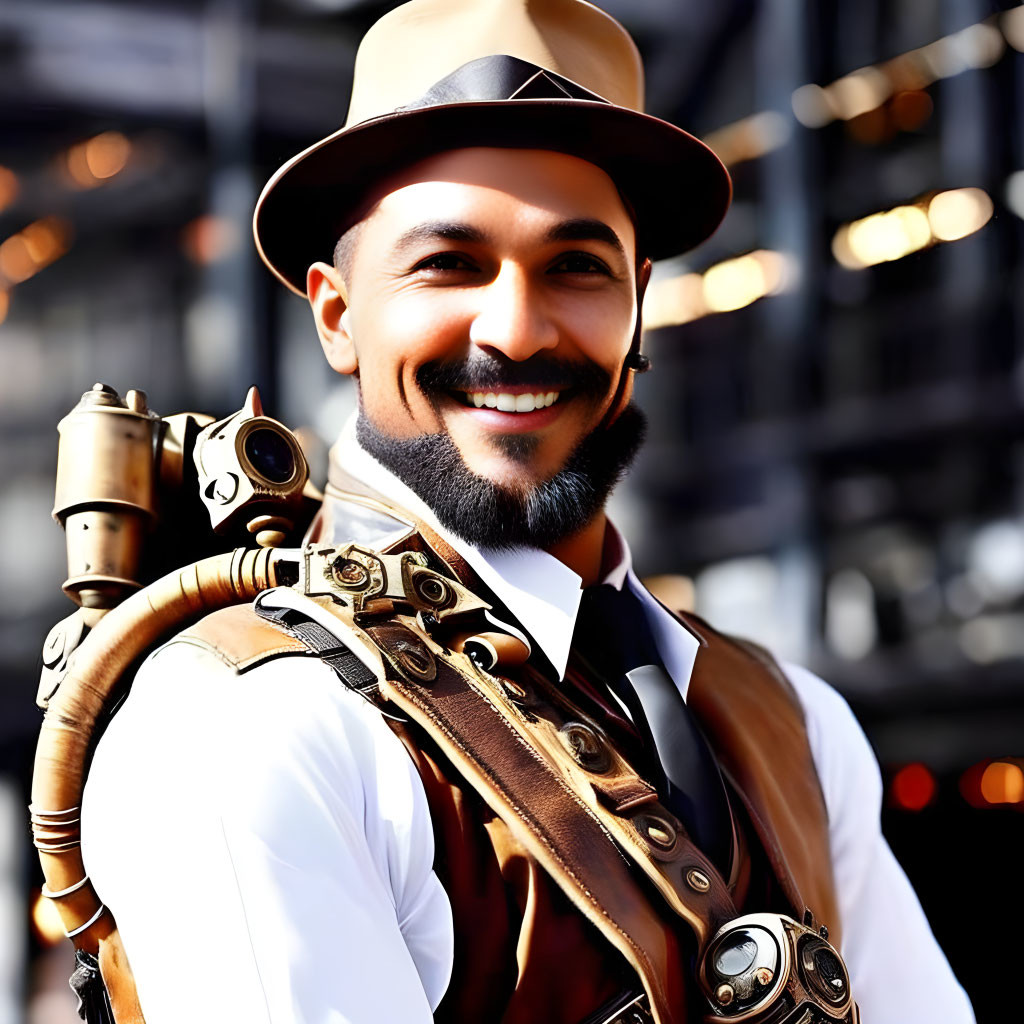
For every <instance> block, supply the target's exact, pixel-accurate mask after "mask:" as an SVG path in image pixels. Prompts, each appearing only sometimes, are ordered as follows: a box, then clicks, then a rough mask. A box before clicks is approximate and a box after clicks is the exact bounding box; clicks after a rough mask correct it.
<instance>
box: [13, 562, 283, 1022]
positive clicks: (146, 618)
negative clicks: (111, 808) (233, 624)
mask: <svg viewBox="0 0 1024 1024" xmlns="http://www.w3.org/2000/svg"><path fill="white" fill-rule="evenodd" d="M281 555H282V553H281V552H278V551H273V550H271V549H257V550H243V549H238V550H236V551H234V552H233V553H225V554H222V555H215V556H213V557H212V558H206V559H203V560H202V561H199V562H195V563H194V564H192V565H189V566H186V567H185V568H183V569H179V570H176V571H175V572H172V573H169V574H168V575H166V576H164V577H163V578H162V579H159V580H157V581H156V582H155V583H153V584H151V585H150V586H148V587H146V588H145V589H144V590H141V591H138V592H137V593H135V594H133V595H132V596H131V597H130V598H128V600H126V601H125V602H124V603H123V604H121V605H119V606H118V607H117V608H115V609H113V610H112V611H110V612H109V613H108V614H107V615H105V616H104V617H103V619H102V620H101V621H100V622H98V623H97V625H96V628H95V629H94V630H93V631H92V632H91V633H90V634H89V635H88V636H87V637H86V638H85V640H84V641H83V642H82V645H81V647H79V649H78V650H77V652H76V654H75V658H74V662H73V665H72V667H71V669H70V670H69V672H68V674H67V676H66V677H65V679H64V680H63V681H62V683H61V685H60V688H59V689H58V690H57V692H56V694H54V696H53V698H52V699H51V701H50V705H49V708H48V710H47V712H46V714H45V715H44V717H43V724H42V728H41V730H40V734H39V742H38V744H37V746H36V756H35V766H34V769H33V776H32V804H31V806H30V812H31V816H32V832H33V837H34V841H35V844H36V847H37V849H38V850H39V859H40V862H41V864H42V868H43V875H44V877H45V879H46V888H45V890H44V891H45V893H46V894H47V895H49V896H50V897H51V898H52V899H53V900H54V902H55V903H56V905H57V909H58V911H59V913H60V917H61V920H62V922H63V924H64V929H65V931H66V932H68V933H71V937H73V939H74V942H75V946H76V947H77V948H79V949H84V950H85V951H86V952H90V953H92V954H93V955H97V954H99V955H100V962H101V969H102V964H103V960H104V959H109V958H110V957H114V958H116V957H117V956H123V949H122V948H121V947H120V942H119V939H118V938H117V934H116V925H114V923H113V920H112V918H111V916H110V914H109V913H105V912H104V911H103V907H102V904H101V903H100V901H99V899H98V897H97V895H96V893H95V892H94V890H93V888H92V885H91V884H89V883H88V882H85V883H84V884H80V883H81V882H82V880H83V879H84V878H85V867H84V865H83V863H82V852H81V845H80V844H81V821H80V817H81V811H80V808H81V804H82V791H83V788H84V784H85V765H86V762H87V757H88V752H89V749H90V745H91V742H92V739H93V735H94V732H95V728H96V722H97V719H98V718H99V716H100V714H101V713H102V712H103V710H104V708H105V707H106V706H107V704H108V702H109V700H110V698H111V696H112V695H113V694H114V692H115V690H116V689H117V684H118V682H119V681H120V679H121V676H122V674H123V673H124V672H125V670H126V669H128V668H129V666H131V665H132V663H133V662H135V661H136V659H137V658H138V657H139V656H140V655H141V654H142V653H143V652H144V651H145V650H146V649H147V648H149V647H151V646H152V645H153V644H155V643H156V642H157V641H159V640H161V639H163V638H164V637H166V636H167V635H168V634H170V633H171V632H176V631H178V630H180V629H182V628H183V627H184V626H186V625H187V624H189V623H191V622H194V621H196V620H198V619H199V618H201V617H202V616H204V615H206V614H208V613H209V612H212V611H215V610H216V609H218V608H223V607H226V606H228V605H232V604H239V603H241V602H243V601H251V600H252V599H253V598H255V597H256V595H257V594H259V593H260V592H261V591H263V590H266V589H268V588H269V587H273V586H276V585H277V584H278V577H277V565H278V563H279V562H280V561H281ZM104 943H106V945H107V947H108V948H107V950H106V951H105V952H106V956H104V951H103V950H102V949H101V947H102V945H103V944H104ZM104 973H105V972H104ZM129 1016H130V1014H129ZM119 1019H120V1018H119Z"/></svg>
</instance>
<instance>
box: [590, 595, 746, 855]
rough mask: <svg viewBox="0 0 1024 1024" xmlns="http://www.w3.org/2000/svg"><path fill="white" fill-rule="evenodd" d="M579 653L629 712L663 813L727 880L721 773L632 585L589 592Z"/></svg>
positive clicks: (728, 845) (727, 821)
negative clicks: (669, 813) (677, 823)
mask: <svg viewBox="0 0 1024 1024" xmlns="http://www.w3.org/2000/svg"><path fill="white" fill-rule="evenodd" d="M573 646H574V647H577V648H578V649H579V651H580V653H581V654H582V656H583V659H584V660H585V661H586V662H587V663H588V665H589V667H590V668H591V669H592V670H593V671H594V672H596V673H597V674H598V675H599V676H600V677H601V678H602V680H603V681H604V682H605V683H606V684H607V685H608V687H609V689H610V690H611V691H612V693H613V694H614V695H615V696H616V697H617V698H618V699H619V701H620V702H621V703H622V704H623V705H624V706H625V707H626V709H627V710H628V711H629V715H630V717H631V718H632V720H633V724H634V726H635V727H636V729H637V732H638V733H639V734H640V737H641V739H642V740H643V742H644V745H645V747H646V753H647V755H648V758H649V761H650V762H651V767H652V768H653V771H654V774H655V776H656V778H654V779H653V780H652V781H653V782H655V783H656V785H657V787H658V790H659V793H660V795H661V798H662V800H663V802H664V803H665V806H666V807H668V809H669V810H671V811H672V812H673V814H675V815H676V817H677V818H679V820H680V821H682V823H683V825H684V826H685V828H686V830H687V832H689V834H690V838H691V839H693V841H694V842H695V843H696V844H697V846H698V847H699V848H700V849H701V850H702V851H703V852H704V854H705V855H706V856H707V857H708V858H710V859H711V861H713V862H714V864H715V865H716V867H718V868H719V870H721V871H722V872H723V874H727V873H728V870H729V855H730V851H731V849H732V825H731V817H730V814H729V802H728V797H727V796H726V792H725V786H724V784H723V783H722V776H721V773H720V772H719V770H718V765H717V764H716V762H715V759H714V755H713V754H712V753H711V750H710V748H709V747H708V744H707V741H706V740H705V739H704V736H703V735H702V734H701V731H700V729H699V728H698V726H697V723H696V721H695V720H694V717H693V715H692V713H691V712H690V709H689V708H688V707H687V706H686V702H685V701H684V700H683V698H682V695H681V694H680V693H679V690H678V688H677V687H676V685H675V683H674V682H673V681H672V679H671V677H670V676H669V674H668V673H667V672H666V671H665V667H664V665H662V662H661V657H660V656H659V654H658V649H657V646H656V644H655V642H654V636H653V635H652V633H651V628H650V626H649V625H648V622H647V617H646V616H645V615H644V610H643V607H642V606H641V604H640V602H639V600H638V599H637V598H636V596H635V595H634V594H633V592H632V591H631V590H630V589H629V586H628V584H624V585H623V588H622V590H621V591H620V590H616V589H615V588H614V587H612V586H609V585H607V584H602V585H601V586H596V587H588V588H587V589H586V590H584V592H583V600H582V602H581V604H580V613H579V617H578V619H577V621H576V632H575V634H574V637H573Z"/></svg>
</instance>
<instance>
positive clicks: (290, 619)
mask: <svg viewBox="0 0 1024 1024" xmlns="http://www.w3.org/2000/svg"><path fill="white" fill-rule="evenodd" d="M254 608H255V611H256V614H257V615H258V616H259V617H260V618H261V619H266V621H267V622H273V623H274V624H275V625H278V626H280V627H281V628H282V629H284V630H285V631H286V632H287V633H289V634H290V635H291V636H293V637H295V639H296V640H299V641H301V642H302V643H303V644H305V645H306V647H307V648H308V649H309V650H310V651H311V652H312V653H313V654H315V655H316V656H317V657H318V658H319V659H320V660H321V661H323V662H324V663H325V664H327V665H329V666H330V667H331V668H332V669H334V671H335V672H336V673H337V675H338V678H339V679H341V681H342V682H343V683H344V684H345V685H346V686H347V687H348V688H349V689H350V690H355V691H356V693H358V694H360V695H361V696H363V697H365V698H366V699H367V700H368V701H370V702H371V703H372V704H374V705H376V703H377V697H378V695H379V693H380V687H379V686H378V684H377V677H376V676H375V675H374V674H373V672H371V671H370V670H369V669H368V668H367V667H366V666H365V665H364V664H363V663H362V662H361V661H360V660H359V658H357V657H356V655H354V654H353V653H352V652H351V651H350V650H349V649H348V648H347V647H346V646H345V645H344V644H343V643H342V642H341V641H340V640H339V639H338V638H337V637H336V636H335V635H334V634H333V633H332V632H331V631H330V630H328V629H325V628H324V627H323V626H321V625H320V623H319V622H316V621H314V620H313V619H311V618H309V617H308V616H306V615H304V614H303V613H302V612H299V611H296V610H295V609H294V608H267V607H265V606H264V605H263V603H262V602H260V601H257V602H256V604H255V606H254Z"/></svg>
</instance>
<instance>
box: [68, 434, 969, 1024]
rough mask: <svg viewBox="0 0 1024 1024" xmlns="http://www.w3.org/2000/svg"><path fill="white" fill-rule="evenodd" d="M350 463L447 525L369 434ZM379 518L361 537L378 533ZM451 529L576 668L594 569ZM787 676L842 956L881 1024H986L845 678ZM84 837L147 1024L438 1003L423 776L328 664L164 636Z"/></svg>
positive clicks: (118, 722)
mask: <svg viewBox="0 0 1024 1024" xmlns="http://www.w3.org/2000/svg"><path fill="white" fill-rule="evenodd" d="M335 454H336V455H338V456H339V457H340V459H341V461H342V462H343V464H344V465H345V468H346V469H347V470H348V472H349V473H351V474H352V475H355V476H357V477H358V478H359V479H362V480H364V481H365V482H366V483H368V484H370V485H371V486H372V487H374V488H375V489H376V490H378V491H380V492H381V493H383V494H385V495H386V496H388V497H390V498H391V499H392V500H394V501H396V502H397V503H399V504H400V505H403V506H405V507H407V508H409V509H410V511H414V512H415V513H416V514H417V515H420V516H422V517H423V518H425V519H426V520H427V521H428V522H430V523H431V525H433V526H434V527H435V528H438V529H439V531H440V532H441V533H442V534H445V531H443V530H440V527H439V524H437V522H436V520H435V518H434V517H433V515H432V514H431V513H430V510H429V509H426V508H425V507H424V506H423V505H422V503H421V502H420V501H419V500H418V499H417V498H416V497H415V496H414V495H412V494H411V492H410V491H409V490H408V488H407V487H405V485H404V484H402V483H401V482H400V481H398V480H397V479H396V478H395V477H393V476H392V475H391V474H390V473H388V472H387V471H386V470H384V469H383V467H381V466H380V465H379V464H378V463H376V462H375V461H374V460H373V459H372V458H371V457H370V456H369V455H368V454H367V453H366V452H364V451H363V450H362V449H360V448H359V447H358V445H357V444H356V442H355V440H354V437H353V435H352V432H351V430H349V431H347V433H346V435H345V436H343V438H342V440H341V441H340V442H339V445H338V446H337V447H336V453H335ZM353 523H357V520H356V519H353ZM355 528H356V526H353V529H355ZM399 529H401V527H400V526H399ZM363 530H364V532H363V533H362V534H361V535H360V536H353V537H350V538H345V539H351V540H364V541H365V542H367V543H372V542H374V541H373V538H371V536H369V534H370V533H371V532H372V530H371V528H370V526H369V525H364V526H363ZM446 536H447V539H448V540H449V541H450V542H451V543H452V545H453V546H454V547H456V548H457V549H458V550H459V552H460V553H461V554H462V555H463V557H465V558H466V560H467V561H468V562H469V563H470V564H471V565H472V567H473V569H474V570H475V571H476V572H478V573H479V574H480V576H481V578H482V579H483V580H484V581H485V582H486V583H487V584H488V585H489V586H490V587H491V588H492V590H493V591H494V592H495V593H496V594H497V596H498V597H499V598H500V599H501V600H502V601H503V602H504V603H505V605H506V606H507V607H508V608H509V610H510V611H511V612H512V613H513V614H514V615H515V616H516V617H517V619H518V621H519V623H520V624H521V625H522V627H523V628H524V629H525V630H526V631H527V633H528V634H529V637H530V639H531V640H532V642H533V643H534V644H535V645H537V646H539V647H540V648H541V649H542V650H543V651H544V653H545V655H546V656H547V657H548V659H549V660H550V661H551V663H552V664H553V665H554V666H555V667H556V669H557V670H558V671H559V673H564V669H565V664H566V661H567V659H568V653H569V642H570V639H571V636H572V630H573V624H574V622H575V619H576V613H577V610H578V607H579V602H580V598H581V590H580V584H581V581H580V578H579V577H578V576H577V575H576V574H575V573H573V572H572V571H571V570H570V569H568V568H567V567H566V566H564V565H563V564H562V563H561V562H559V561H557V560H556V559H555V558H553V557H552V556H550V555H548V554H546V553H545V552H543V551H537V550H522V551H517V552H513V553H507V552H504V553H499V552H494V551H487V550H483V549H480V548H475V547H473V546H472V545H467V544H466V543H465V542H463V541H461V540H459V539H457V538H453V537H451V536H450V535H446ZM621 552H622V558H621V559H620V561H619V564H618V565H617V566H616V567H615V569H613V570H612V572H611V573H610V574H609V576H608V578H607V579H606V582H610V583H612V584H613V585H615V586H620V587H621V586H628V587H629V588H630V589H631V590H632V591H633V592H634V593H635V594H636V595H637V596H638V598H639V599H640V601H641V602H642V604H643V606H644V609H645V612H646V614H647V616H648V621H649V623H650V625H651V628H652V632H653V634H654V637H655V641H656V643H657V645H658V649H659V653H660V654H661V656H662V659H663V661H664V664H665V667H666V669H667V671H668V672H669V674H670V675H671V676H672V678H673V680H674V681H675V683H676V685H677V686H678V687H679V690H680V692H681V693H682V694H683V696H684V698H685V696H686V690H687V686H688V683H689V679H690V673H691V671H692V668H693V663H694V659H695V657H696V653H697V649H698V641H697V640H696V639H695V638H694V637H693V636H692V634H690V632H689V631H688V630H687V629H686V628H685V627H684V626H683V625H682V624H681V623H680V622H679V621H678V620H676V619H675V618H673V617H672V616H671V615H670V614H668V613H667V612H666V611H665V610H664V609H663V608H662V607H661V606H660V605H659V604H658V603H657V602H656V601H654V599H653V598H651V596H650V595H649V594H648V593H647V591H646V590H645V589H644V588H643V586H642V585H641V584H640V583H639V581H638V580H637V578H636V576H635V574H634V573H633V571H632V569H631V567H630V564H629V553H628V548H627V547H626V545H625V544H624V542H621ZM268 599H269V600H271V601H273V600H275V599H276V600H277V601H279V602H280V603H290V604H296V603H298V604H302V605H303V606H304V607H305V608H306V609H307V610H308V612H309V613H310V615H311V616H312V617H315V618H317V619H318V621H320V622H322V624H323V625H324V626H325V627H327V628H328V629H330V628H331V625H332V621H331V618H330V616H329V614H327V613H326V612H324V611H322V610H321V609H320V608H319V607H318V606H317V605H315V604H313V603H312V602H309V601H306V599H305V598H302V597H301V596H300V595H296V594H295V593H294V592H292V591H283V590H282V591H276V592H274V593H273V595H269V596H268ZM786 673H787V675H788V677H789V679H790V680H791V682H792V684H793V686H794V688H795V690H796V692H797V694H798V696H799V699H800V701H801V703H802V705H803V708H804V713H805V716H806V721H807V730H808V736H809V739H810V744H811V750H812V753H813V756H814V762H815V766H816V767H817V770H818V775H819V778H820V780H821V786H822V791H823V793H824V796H825V803H826V807H827V810H828V817H829V835H830V841H831V849H832V860H833V869H834V874H835V879H836V887H837V891H838V895H839V905H840V914H841V917H842V935H843V939H842V953H843V955H844V957H845V959H846V963H847V966H848V968H849V971H850V976H851V986H852V989H853V993H854V996H855V998H856V999H857V1001H858V1003H859V1004H860V1008H861V1015H862V1022H863V1024H936V1022H939V1021H941V1022H943V1024H971V1022H973V1020H974V1016H973V1013H972V1011H971V1007H970V1004H969V1002H968V1000H967V997H966V995H965V994H964V992H963V990H962V989H961V988H960V986H959V985H958V984H957V982H956V979H955V978H954V977H953V975H952V972H951V971H950V969H949V966H948V964H947V962H946V959H945V957H944V956H943V954H942V951H941V950H940V949H939V947H938V945H937V944H936V942H935V939H934V938H933V936H932V933H931V930H930V928H929V927H928V923H927V921H926V920H925V917H924V914H923V913H922V911H921V908H920V905H919V904H918V901H917V898H916V897H915V895H914V892H913V890H912V889H911V887H910V885H909V883H908V882H907V879H906V876H905V875H904V874H903V872H902V870H901V869H900V867H899V865H898V864H897V863H896V861H895V859H894V858H893V856H892V853H891V852H890V850H889V847H888V845H887V844H886V842H885V840H884V838H883V837H882V834H881V831H880V827H879V809H880V805H881V795H882V786H881V779H880V775H879V771H878V766H877V764H876V762H875V759H874V756H873V755H872V752H871V749H870V747H869V746H868V743H867V740H866V739H865V737H864V735H863V733H862V732H861V730H860V727H859V726H858V724H857V722H856V721H855V719H854V717H853V715H852V713H851V712H850V710H849V708H848V706H847V705H846V702H845V701H844V700H843V699H842V698H841V697H840V696H839V695H838V694H837V693H836V692H835V691H834V690H832V689H831V688H830V687H829V686H827V685H826V684H825V683H824V682H822V681H821V680H820V679H818V678H817V677H816V676H814V675H812V674H811V673H810V672H807V671H806V670H804V669H801V668H797V667H794V666H786ZM82 832H83V855H84V857H85V863H86V868H87V870H88V872H89V874H90V876H91V878H92V880H93V882H94V884H95V886H96V890H97V892H98V893H99V894H100V897H101V899H102V900H103V901H104V902H105V903H106V905H107V906H108V907H110V908H111V910H112V911H113V913H114V916H115V917H116V919H117V921H118V925H119V927H120V930H121V933H122V936H123V938H124V943H125V948H126V950H127V952H128V957H129V960H130V962H131V965H132V969H133V971H134V974H135V979H136V983H137V986H138V992H139V998H140V1001H141V1005H142V1009H143V1012H144V1014H145V1017H146V1021H147V1024H181V1022H182V1021H183V1020H189V1021H193V1022H199V1024H203V1022H207V1021H209V1022H218V1024H219V1022H223V1021H245V1022H246V1024H263V1022H267V1024H270V1022H272V1024H291V1022H295V1024H321V1022H324V1024H327V1022H330V1024H427V1022H429V1021H430V1020H431V1019H432V1011H433V1009H434V1008H435V1007H436V1006H437V1005H438V1003H439V1002H440V1000H441V997H442V996H443V995H444V992H445V989H446V987H447V984H448V980H449V978H450V976H451V969H452V962H453V949H454V937H453V925H452V914H451V908H450V905H449V902H448V898H447V896H446V894H445V892H444V889H443V888H442V886H441V884H440V882H439V881H438V879H437V877H436V875H435V874H434V871H433V860H434V840H433V833H432V829H431V822H430V812H429V808H428V805H427V800H426V795H425V793H424V790H423V785H422V783H421V781H420V778H419V776H418V774H417V773H416V770H415V768H414V767H413V765H412V762H411V760H410V758H409V756H408V754H407V753H406V751H405V749H404V748H403V747H402V745H401V743H400V742H399V740H398V739H397V737H396V736H395V735H394V734H393V733H392V732H391V730H390V729H389V728H388V727H387V725H386V724H385V723H384V721H383V719H382V718H381V715H380V713H379V712H378V711H377V710H376V709H375V708H373V707H372V706H371V705H370V704H368V703H367V702H366V701H365V700H364V699H363V698H361V697H359V696H357V695H356V694H354V693H352V692H351V691H349V690H347V689H346V688H345V687H344V686H343V685H341V684H340V682H339V680H338V678H337V676H336V675H335V674H334V672H333V671H332V670H331V669H330V668H329V667H327V666H326V665H324V664H323V663H321V662H320V661H318V660H316V659H312V658H294V657H293V658H283V659H280V660H276V661H270V662H267V663H264V664H263V665H261V666H259V667H257V668H254V669H252V670H251V671H248V672H246V673H245V674H243V675H237V674H236V673H235V672H234V671H233V670H232V669H231V668H230V667H229V666H227V665H226V664H224V663H223V662H222V661H221V660H220V659H219V658H217V657H216V656H215V655H214V654H212V653H210V652H209V651H207V650H205V649H203V648H200V647H198V646H194V645H190V644H186V643H182V642H171V643H169V644H167V645H165V646H164V647H162V648H160V649H159V650H158V651H156V652H155V653H154V654H153V655H152V656H151V657H150V658H149V659H148V660H147V661H146V663H145V664H144V665H143V667H142V668H141V669H140V671H139V673H138V675H137V678H136V680H135V682H134V684H133V686H132V690H131V693H130V695H129V696H128V698H127V700H126V701H125V703H124V705H123V707H122V708H121V709H120V711H119V712H118V713H117V715H116V716H115V718H114V719H113V721H112V722H111V723H110V726H109V727H108V729H107V731H106V733H105V734H104V736H103V738H102V740H101V741H100V743H99V745H98V748H97V751H96V755H95V758H94V760H93V764H92V767H91V769H90V773H89V779H88V783H87V786H86V792H85V797H84V806H83V819H82ZM567 983H569V982H567ZM467 1024H478V1022H467ZM479 1024H485V1022H479ZM486 1024H489V1022H486Z"/></svg>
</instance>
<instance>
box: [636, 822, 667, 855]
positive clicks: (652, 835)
mask: <svg viewBox="0 0 1024 1024" xmlns="http://www.w3.org/2000/svg"><path fill="white" fill-rule="evenodd" d="M633 825H634V827H635V828H636V829H637V830H638V831H639V832H640V833H641V835H643V836H644V838H645V839H647V841H648V842H649V843H651V844H652V845H653V846H656V847H658V848H659V849H660V850H671V849H672V847H673V846H675V844H676V830H675V828H673V827H672V823H671V822H669V821H666V820H665V819H664V818H659V817H656V816H655V815H653V814H639V815H637V817H635V818H634V819H633Z"/></svg>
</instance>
